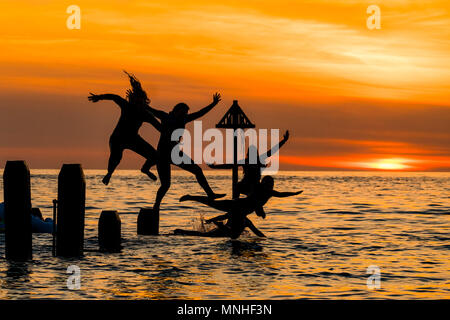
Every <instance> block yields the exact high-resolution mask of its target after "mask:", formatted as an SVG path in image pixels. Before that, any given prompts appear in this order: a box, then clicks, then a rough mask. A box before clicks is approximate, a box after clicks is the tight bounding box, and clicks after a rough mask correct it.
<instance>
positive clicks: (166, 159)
mask: <svg viewBox="0 0 450 320" xmlns="http://www.w3.org/2000/svg"><path fill="white" fill-rule="evenodd" d="M220 100H221V98H220V94H219V93H215V94H214V95H213V102H212V103H211V104H209V105H208V106H206V107H204V108H203V109H201V110H199V111H197V112H193V113H189V106H188V105H187V104H185V103H178V104H177V105H175V106H174V107H173V109H172V111H170V112H169V113H167V112H165V111H162V110H158V109H154V108H152V107H150V106H149V109H150V111H151V112H152V113H153V114H154V115H155V117H157V118H158V119H159V120H160V121H161V136H160V139H159V142H158V147H157V151H158V160H157V161H154V160H153V159H151V160H147V161H146V163H145V164H144V167H143V168H144V169H145V170H148V169H150V168H151V167H152V166H153V165H155V164H156V168H157V171H158V175H159V179H160V181H161V186H160V187H159V189H158V192H157V193H156V199H155V203H154V205H153V210H155V211H159V208H160V205H161V201H162V199H163V198H164V196H165V194H166V193H167V191H168V190H169V188H170V183H171V168H170V165H171V164H174V163H173V161H172V158H171V155H172V150H173V149H174V148H179V144H178V143H179V141H172V133H173V132H174V131H175V130H177V129H184V128H185V127H186V124H187V123H189V122H191V121H194V120H196V119H199V118H201V117H203V116H204V115H205V114H207V113H208V112H209V111H211V110H212V109H213V108H214V107H215V106H216V105H217V104H218V103H219V101H220ZM177 152H178V154H179V155H180V157H181V158H183V159H185V160H186V161H184V162H182V163H181V164H175V165H177V166H178V167H179V168H181V169H183V170H186V171H188V172H190V173H192V174H194V175H195V177H196V178H197V181H198V183H199V184H200V186H201V187H202V188H203V190H204V191H205V192H206V194H207V195H208V198H209V199H216V198H220V197H223V196H224V195H225V194H217V193H215V192H214V191H213V190H212V189H211V187H210V186H209V184H208V181H207V180H206V177H205V175H204V174H203V171H202V169H201V168H200V166H198V165H197V164H195V163H194V162H193V160H192V159H191V158H189V157H188V156H187V155H186V154H183V152H182V151H181V150H178V151H177Z"/></svg>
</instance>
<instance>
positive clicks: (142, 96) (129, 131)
mask: <svg viewBox="0 0 450 320" xmlns="http://www.w3.org/2000/svg"><path fill="white" fill-rule="evenodd" d="M125 73H126V74H127V75H128V77H129V79H130V84H131V87H132V89H128V90H127V99H128V100H125V99H124V98H122V97H121V96H118V95H116V94H100V95H96V94H93V93H91V95H90V96H89V97H88V99H89V101H92V102H97V101H100V100H112V101H114V102H115V103H116V104H117V105H118V106H119V107H120V109H121V114H120V118H119V122H118V123H117V125H116V128H115V129H114V131H113V133H112V135H111V137H110V139H109V147H110V156H109V162H108V173H107V174H106V176H105V177H104V178H103V183H104V184H105V185H108V183H109V180H110V179H111V176H112V174H113V172H114V170H115V169H116V168H117V166H118V165H119V163H120V161H121V159H122V154H123V151H124V150H125V149H129V150H132V151H134V152H136V153H137V154H139V155H141V156H143V157H144V158H145V159H147V161H149V160H151V161H156V158H157V152H156V150H155V148H153V147H152V146H151V145H150V144H149V143H148V142H147V141H145V140H144V139H143V138H142V137H141V136H140V135H139V129H140V128H141V126H142V124H143V123H144V122H148V123H150V124H152V125H153V126H154V127H155V128H156V129H157V130H158V131H161V124H160V122H159V121H158V120H157V119H156V118H155V117H154V116H153V114H152V112H151V110H150V109H149V107H148V104H149V102H150V100H149V99H148V97H147V94H146V92H145V91H144V90H143V89H142V86H141V84H140V82H139V81H138V80H137V79H136V77H135V76H133V75H130V74H128V73H127V72H125ZM148 169H149V168H146V167H142V169H141V171H142V172H143V173H145V174H146V175H147V176H149V178H150V179H152V180H156V179H157V178H156V176H155V175H154V174H153V173H151V172H150V171H149V170H148Z"/></svg>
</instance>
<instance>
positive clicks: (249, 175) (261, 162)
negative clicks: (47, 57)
mask: <svg viewBox="0 0 450 320" xmlns="http://www.w3.org/2000/svg"><path fill="white" fill-rule="evenodd" d="M288 139H289V131H288V130H287V131H286V132H285V134H284V135H283V139H281V140H280V142H279V143H278V144H276V145H275V146H273V147H272V148H271V149H270V150H268V151H267V152H264V153H261V154H259V153H258V148H257V147H256V146H253V145H252V146H249V147H248V150H247V155H246V157H245V159H241V160H239V161H238V163H239V166H241V167H242V171H243V177H242V180H241V181H239V182H238V183H237V191H238V197H239V195H240V194H245V195H247V196H248V195H249V194H251V193H252V192H253V191H254V190H255V188H256V186H257V185H258V184H259V183H260V180H261V170H262V168H265V167H266V166H267V165H266V164H265V162H266V159H267V158H269V157H271V156H272V155H273V154H275V153H276V152H278V150H280V148H281V147H282V146H283V145H284V144H285V143H286V142H287V141H288ZM208 166H209V167H210V168H212V169H231V168H232V167H233V165H232V164H209V165H208ZM256 214H257V215H258V216H260V217H263V218H264V217H265V213H264V210H263V208H262V207H261V208H257V210H256Z"/></svg>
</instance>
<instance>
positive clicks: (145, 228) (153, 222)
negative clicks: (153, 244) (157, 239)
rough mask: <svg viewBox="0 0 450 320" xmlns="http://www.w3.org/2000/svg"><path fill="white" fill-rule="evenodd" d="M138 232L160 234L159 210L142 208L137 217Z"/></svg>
mask: <svg viewBox="0 0 450 320" xmlns="http://www.w3.org/2000/svg"><path fill="white" fill-rule="evenodd" d="M137 234H141V235H158V234H159V212H158V211H153V209H152V208H142V209H141V210H140V211H139V214H138V219H137Z"/></svg>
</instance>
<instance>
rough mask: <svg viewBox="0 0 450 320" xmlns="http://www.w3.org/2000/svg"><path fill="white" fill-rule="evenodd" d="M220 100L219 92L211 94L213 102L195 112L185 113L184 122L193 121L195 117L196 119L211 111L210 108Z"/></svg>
mask: <svg viewBox="0 0 450 320" xmlns="http://www.w3.org/2000/svg"><path fill="white" fill-rule="evenodd" d="M220 100H221V98H220V93H217V92H216V93H215V94H214V95H213V102H212V103H211V104H210V105H208V106H206V107H204V108H203V109H200V110H199V111H197V112H193V113H191V114H188V115H187V117H186V123H187V122H191V121H194V120H196V119H198V118H200V117H203V116H204V115H205V114H207V113H208V112H209V111H211V110H212V108H214V107H215V106H216V105H217V104H218V103H219V101H220Z"/></svg>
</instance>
